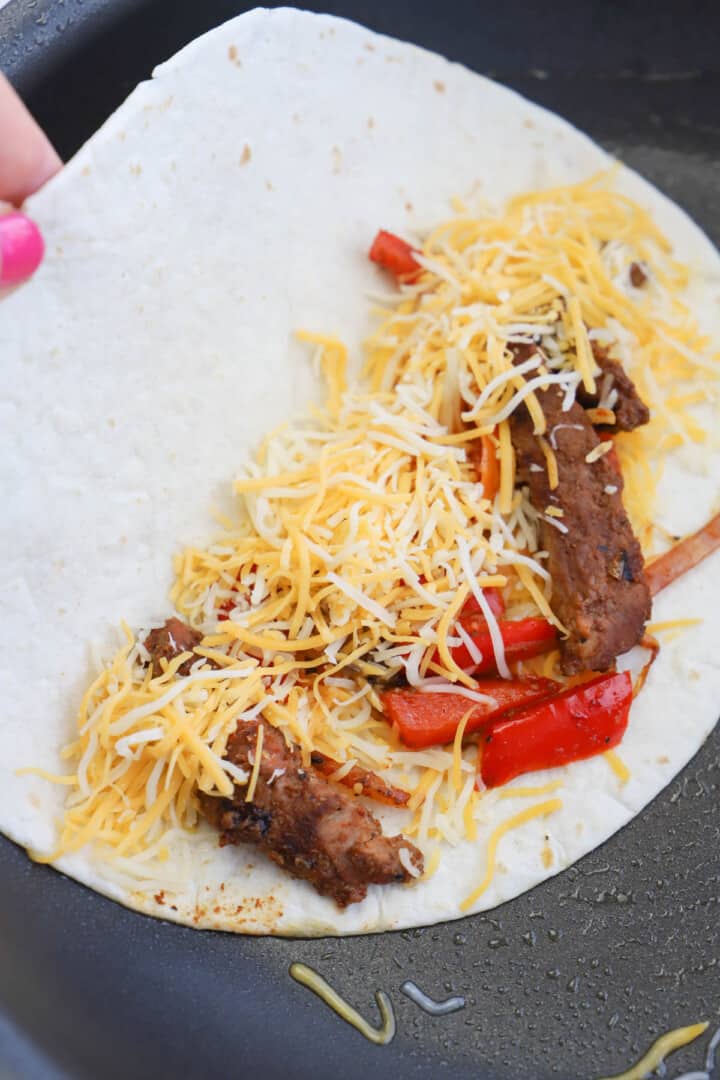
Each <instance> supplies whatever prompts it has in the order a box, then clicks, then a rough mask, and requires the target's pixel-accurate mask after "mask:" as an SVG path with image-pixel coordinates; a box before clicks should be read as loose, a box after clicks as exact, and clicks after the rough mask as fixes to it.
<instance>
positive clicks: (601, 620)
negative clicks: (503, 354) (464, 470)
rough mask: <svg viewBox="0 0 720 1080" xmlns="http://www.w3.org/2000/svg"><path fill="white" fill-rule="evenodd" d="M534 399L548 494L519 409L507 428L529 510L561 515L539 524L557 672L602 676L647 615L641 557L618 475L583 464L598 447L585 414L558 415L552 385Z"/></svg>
mask: <svg viewBox="0 0 720 1080" xmlns="http://www.w3.org/2000/svg"><path fill="white" fill-rule="evenodd" d="M515 355H516V360H519V359H525V358H526V356H527V355H528V354H527V353H525V352H523V353H520V352H519V350H518V351H517V352H516V354H515ZM537 396H538V401H539V402H540V405H541V407H542V410H543V412H544V414H545V419H546V421H547V436H546V437H547V438H549V439H550V440H551V444H552V445H553V447H554V448H555V457H556V459H557V466H558V481H559V482H558V486H557V487H556V488H555V490H554V491H551V490H550V484H549V481H548V475H547V464H546V461H545V455H544V454H543V452H542V449H541V447H540V444H539V442H538V439H537V436H536V435H535V434H534V432H533V422H532V420H531V418H530V415H529V413H528V411H527V409H526V408H525V406H524V405H522V406H520V407H519V408H518V409H516V410H515V412H514V413H513V414H512V416H511V418H510V423H511V433H512V441H513V446H514V448H515V454H516V458H517V476H518V479H519V481H520V482H521V483H523V484H527V485H528V487H529V489H530V500H531V502H532V504H533V506H534V507H535V509H536V510H537V511H538V512H539V513H541V514H545V512H546V510H547V508H548V507H549V506H554V507H556V508H557V509H559V510H562V517H560V518H555V519H551V518H547V517H546V518H541V519H540V522H539V528H540V543H541V545H542V547H543V548H544V549H545V550H546V551H547V552H548V563H547V568H548V571H549V573H550V577H551V579H552V583H553V594H552V605H553V610H554V611H555V613H556V615H557V616H558V618H559V619H560V621H561V622H562V623H563V624H564V626H565V627H566V628H567V631H568V637H567V638H565V639H562V640H561V642H560V653H561V664H562V669H563V671H564V672H565V674H567V675H572V674H575V673H577V672H579V671H588V670H590V671H606V670H607V669H608V668H609V667H611V666H612V664H613V661H614V660H615V658H616V657H617V656H619V655H620V654H621V653H624V652H626V651H627V650H628V649H630V648H632V646H633V645H636V644H637V643H638V642H639V641H640V639H641V637H642V635H643V627H644V624H645V621H646V620H647V618H648V617H649V615H650V592H649V589H648V586H647V582H646V580H645V573H644V568H643V566H644V564H643V557H642V552H641V550H640V545H639V543H638V541H637V539H636V538H635V536H634V534H633V531H632V528H631V526H630V522H629V521H628V517H627V514H626V513H625V508H624V507H623V503H622V486H623V485H622V476H621V475H620V472H619V471H618V470H617V469H616V467H615V465H614V464H613V463H612V461H610V460H608V455H605V456H604V457H601V458H599V459H598V460H597V461H594V462H592V463H591V464H588V462H586V460H585V458H586V455H587V454H589V453H590V451H591V450H594V449H595V448H596V447H597V446H598V444H599V439H598V436H597V434H596V432H595V431H594V429H593V427H592V424H591V423H590V421H589V420H588V418H587V416H586V415H585V410H584V409H583V408H582V406H581V405H578V404H577V402H575V403H574V404H573V405H572V406H571V408H570V409H569V410H568V411H567V412H563V410H562V403H563V396H564V395H563V393H562V391H559V390H558V389H557V388H556V387H549V388H548V389H547V390H544V391H539V392H538V394H537ZM551 520H554V521H556V522H558V523H559V524H560V526H562V529H563V530H567V531H566V532H565V531H561V530H560V529H558V528H557V525H555V524H551V523H550V521H551Z"/></svg>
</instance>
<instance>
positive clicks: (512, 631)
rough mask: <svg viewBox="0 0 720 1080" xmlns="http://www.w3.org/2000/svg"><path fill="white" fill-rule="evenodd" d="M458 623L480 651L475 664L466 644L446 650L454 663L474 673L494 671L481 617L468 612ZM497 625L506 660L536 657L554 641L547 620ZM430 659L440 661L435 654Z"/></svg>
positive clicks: (485, 627) (552, 628) (486, 634)
mask: <svg viewBox="0 0 720 1080" xmlns="http://www.w3.org/2000/svg"><path fill="white" fill-rule="evenodd" d="M459 622H460V625H461V626H462V628H463V630H464V631H465V633H466V634H467V635H468V637H470V638H471V639H472V641H473V643H474V645H475V646H476V647H477V648H478V649H479V651H480V652H481V654H482V660H481V661H480V663H479V664H476V663H475V661H474V660H473V658H472V656H471V655H470V651H469V649H468V647H467V645H464V644H463V645H456V646H455V647H454V648H451V649H450V655H451V656H452V658H453V660H454V661H455V663H456V664H457V665H458V667H461V668H463V669H464V670H466V671H472V672H473V673H474V674H481V675H484V674H486V673H487V672H489V671H495V670H496V664H495V653H494V652H493V647H492V639H491V637H490V631H489V630H488V625H487V623H486V621H485V619H484V618H482V616H479V615H472V616H471V617H470V618H467V619H466V618H461V619H460V620H459ZM498 627H499V629H500V636H501V637H502V640H503V645H504V646H505V659H506V660H508V661H510V660H527V659H529V658H530V657H531V656H539V655H540V654H541V653H545V652H549V651H550V649H552V648H553V647H554V646H555V644H556V643H557V630H556V629H555V627H554V626H553V624H552V623H551V622H548V620H547V619H540V618H531V619H517V620H508V621H507V622H499V623H498ZM433 660H434V661H435V662H436V663H437V662H438V661H439V660H440V658H439V656H438V654H437V653H435V655H434V657H433Z"/></svg>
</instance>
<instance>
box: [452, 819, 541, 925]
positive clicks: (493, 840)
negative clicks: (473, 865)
mask: <svg viewBox="0 0 720 1080" xmlns="http://www.w3.org/2000/svg"><path fill="white" fill-rule="evenodd" d="M561 807H562V799H548V800H547V802H543V803H538V804H537V806H530V807H528V809H527V810H521V811H520V812H519V813H518V814H515V815H514V816H513V817H511V818H508V819H507V821H503V822H501V824H500V825H498V826H497V828H496V829H495V831H494V832H493V833H492V834H491V836H490V838H489V840H488V849H487V871H486V873H485V877H484V878H483V880H482V881H481V882H480V884H479V885H478V887H477V888H476V889H475V890H474V891H473V892H471V893H470V895H469V896H467V897H465V899H464V900H463V901H462V903H461V904H460V910H461V911H469V910H470V908H471V907H473V905H474V904H476V903H477V902H478V900H479V899H480V897H481V896H482V894H483V893H484V892H485V890H486V889H487V888H488V886H489V885H490V882H491V881H492V879H493V875H494V873H495V856H496V853H497V847H498V844H499V843H500V841H501V840H502V838H503V836H505V835H506V833H509V832H510V831H511V830H512V829H518V828H520V826H521V825H525V824H527V822H528V821H532V820H533V819H534V818H538V817H547V815H548V814H554V813H555V812H556V811H557V810H560V809H561Z"/></svg>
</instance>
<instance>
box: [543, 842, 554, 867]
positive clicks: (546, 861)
mask: <svg viewBox="0 0 720 1080" xmlns="http://www.w3.org/2000/svg"><path fill="white" fill-rule="evenodd" d="M540 858H541V859H542V864H543V866H544V867H545V869H546V870H549V869H550V867H551V866H552V864H553V863H554V862H555V856H554V855H553V850H552V848H551V847H550V845H549V844H548V842H547V836H546V837H545V843H544V845H543V848H542V851H541V852H540Z"/></svg>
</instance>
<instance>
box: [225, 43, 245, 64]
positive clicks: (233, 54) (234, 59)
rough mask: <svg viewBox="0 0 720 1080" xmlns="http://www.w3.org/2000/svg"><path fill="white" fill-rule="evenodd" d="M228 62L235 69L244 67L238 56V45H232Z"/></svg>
mask: <svg viewBox="0 0 720 1080" xmlns="http://www.w3.org/2000/svg"><path fill="white" fill-rule="evenodd" d="M228 60H229V61H230V63H231V64H234V65H235V67H242V61H241V59H240V57H239V56H238V51H237V45H231V46H230V47H229V49H228Z"/></svg>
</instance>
